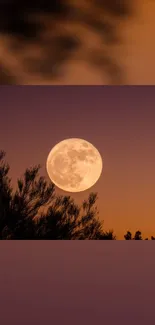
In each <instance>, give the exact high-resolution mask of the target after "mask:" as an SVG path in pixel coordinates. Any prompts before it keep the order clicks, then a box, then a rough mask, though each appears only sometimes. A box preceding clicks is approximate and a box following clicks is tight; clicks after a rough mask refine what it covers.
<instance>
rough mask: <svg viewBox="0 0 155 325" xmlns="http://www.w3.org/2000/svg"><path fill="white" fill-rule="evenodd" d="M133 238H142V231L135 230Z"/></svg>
mask: <svg viewBox="0 0 155 325" xmlns="http://www.w3.org/2000/svg"><path fill="white" fill-rule="evenodd" d="M133 239H134V240H142V239H143V238H142V233H141V231H139V230H137V231H136V232H135V235H134V238H133Z"/></svg>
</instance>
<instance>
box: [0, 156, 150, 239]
mask: <svg viewBox="0 0 155 325" xmlns="http://www.w3.org/2000/svg"><path fill="white" fill-rule="evenodd" d="M40 167H41V166H40V165H36V166H34V167H33V168H29V169H26V170H25V173H24V175H23V178H21V179H18V181H17V189H16V191H13V188H12V186H11V180H10V178H9V176H8V174H9V169H10V167H9V164H8V163H7V162H6V161H5V152H4V151H0V239H36V240H37V239H39V240H41V239H43V240H49V239H60V240H62V239H70V240H71V239H72V240H77V239H78V240H115V239H116V236H115V234H114V232H113V230H109V231H104V230H103V222H101V221H100V220H99V217H98V214H99V213H98V210H97V206H96V201H97V193H90V195H89V196H88V199H87V200H84V201H83V202H82V204H81V205H77V204H76V203H75V202H74V200H73V199H72V198H71V197H70V196H59V195H57V194H56V192H55V185H54V184H52V183H50V184H48V183H47V181H46V179H45V177H42V176H39V170H40ZM124 238H125V239H126V240H142V239H143V238H142V234H141V232H140V231H139V230H138V231H136V232H135V235H134V236H132V233H131V232H130V231H127V233H126V234H125V235H124ZM147 239H148V238H146V240H147ZM151 239H152V240H154V239H155V237H153V236H151Z"/></svg>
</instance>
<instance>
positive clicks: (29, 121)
mask: <svg viewBox="0 0 155 325" xmlns="http://www.w3.org/2000/svg"><path fill="white" fill-rule="evenodd" d="M154 107H155V87H154V86H140V87H139V86H118V87H116V86H115V87H112V86H111V87H110V86H81V87H80V86H62V87H58V86H33V87H31V86H1V87H0V121H1V127H0V128H1V136H0V148H1V149H3V150H5V151H6V153H7V156H6V158H7V160H8V162H9V164H10V167H11V170H10V176H11V177H12V182H13V185H14V186H15V183H16V179H17V178H19V177H20V176H22V174H23V172H24V171H25V169H26V168H27V167H30V166H34V165H35V164H38V163H40V164H41V165H42V166H43V167H42V169H41V173H42V174H43V175H45V176H46V177H47V178H48V176H47V173H46V166H45V165H46V159H47V156H48V154H49V151H50V150H51V149H52V147H53V146H54V145H55V144H56V143H58V142H59V141H61V140H63V139H66V138H72V137H78V138H83V139H85V140H87V141H89V142H91V143H92V144H93V145H94V146H96V147H97V149H98V150H99V152H100V154H101V156H102V158H103V162H104V167H103V172H102V175H101V177H100V179H99V181H98V182H97V183H96V184H95V186H93V187H92V188H91V189H89V190H87V191H84V192H81V193H76V194H73V195H72V194H71V196H72V197H74V198H75V200H76V201H77V202H81V201H82V200H83V199H86V198H87V197H88V195H89V193H90V192H92V191H93V192H98V201H97V206H98V209H99V212H100V214H99V215H100V218H101V220H104V227H105V229H106V230H108V229H114V232H115V233H116V235H117V236H118V239H119V238H120V239H121V238H123V234H124V233H125V232H126V231H127V230H131V231H132V232H135V231H136V230H137V229H140V230H141V231H142V233H143V234H144V235H145V236H150V235H155V199H154V195H155V194H154V193H155V172H154V168H155V150H154V141H155V127H154V126H155V109H154ZM56 191H57V193H59V194H65V195H66V194H68V195H70V193H69V192H63V191H61V190H59V189H56Z"/></svg>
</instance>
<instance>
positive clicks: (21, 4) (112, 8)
mask: <svg viewBox="0 0 155 325" xmlns="http://www.w3.org/2000/svg"><path fill="white" fill-rule="evenodd" d="M131 3H132V1H131V0H115V1H114V0H87V1H85V0H82V1H80V0H77V1H74V0H72V1H70V0H41V1H39V2H36V1H34V0H31V1H30V0H23V1H21V0H1V1H0V33H2V34H6V35H9V34H10V35H11V37H12V39H14V38H15V39H16V40H17V39H19V44H20V45H21V42H35V44H40V45H41V48H43V49H44V55H43V57H42V58H41V59H38V58H36V57H35V58H34V59H33V58H30V59H29V60H28V62H27V66H28V69H29V71H30V72H34V71H35V72H36V73H37V72H38V73H39V74H42V76H43V77H45V78H46V77H48V78H55V77H56V76H59V72H60V68H61V67H62V65H63V63H64V62H66V61H68V60H69V59H70V58H71V57H72V54H74V53H75V51H77V50H78V49H79V48H80V46H81V47H82V48H83V54H81V55H82V56H81V57H80V59H82V60H86V61H87V62H88V63H90V64H93V65H94V66H95V67H99V69H100V70H103V71H104V73H105V72H106V73H108V75H109V76H110V78H111V80H112V82H114V83H120V82H122V71H121V68H120V66H119V65H118V63H117V61H116V60H114V58H113V57H112V55H111V54H112V53H111V48H109V50H107V49H108V45H109V44H110V45H111V44H115V43H116V42H119V36H118V25H119V23H118V19H119V20H121V19H127V18H129V17H130V15H131V14H132V8H131V7H132V5H131ZM43 16H44V20H43V18H42V19H41V17H43ZM47 22H50V27H49V28H50V29H51V30H48V34H49V35H50V38H49V39H48V40H47V42H46V41H45V39H44V41H42V35H43V33H44V31H45V29H46V27H45V26H47ZM59 22H61V25H62V26H63V24H64V26H65V23H66V22H67V23H69V24H72V25H73V26H74V27H75V26H76V25H78V26H79V25H80V26H82V25H84V26H87V27H88V28H89V29H90V31H91V30H92V31H93V32H95V33H97V34H98V35H99V36H100V38H101V42H102V45H105V46H103V47H102V46H100V49H96V50H95V49H90V51H88V49H86V46H85V45H86V44H83V41H82V39H81V35H80V34H79V28H78V29H77V32H76V31H75V28H72V29H71V30H70V31H69V32H67V28H63V27H61V28H60V27H58V25H59ZM24 64H26V62H24ZM10 75H11V76H12V74H10ZM2 77H4V81H5V80H6V78H5V76H2ZM8 82H9V80H8V78H7V83H8ZM1 83H2V82H1ZM11 83H12V78H11Z"/></svg>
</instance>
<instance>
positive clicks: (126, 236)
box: [124, 231, 132, 240]
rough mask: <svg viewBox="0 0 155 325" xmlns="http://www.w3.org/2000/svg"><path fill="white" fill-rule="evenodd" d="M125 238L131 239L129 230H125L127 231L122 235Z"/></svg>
mask: <svg viewBox="0 0 155 325" xmlns="http://www.w3.org/2000/svg"><path fill="white" fill-rule="evenodd" d="M124 238H125V240H131V239H132V234H131V232H130V231H127V233H126V234H125V235H124Z"/></svg>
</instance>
